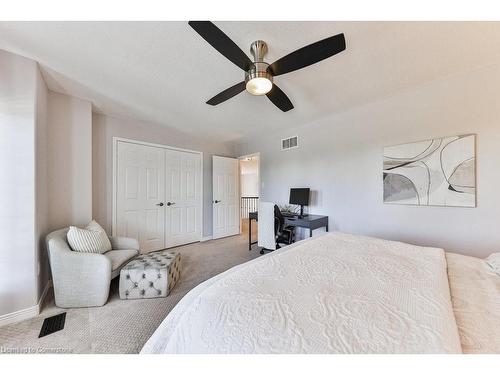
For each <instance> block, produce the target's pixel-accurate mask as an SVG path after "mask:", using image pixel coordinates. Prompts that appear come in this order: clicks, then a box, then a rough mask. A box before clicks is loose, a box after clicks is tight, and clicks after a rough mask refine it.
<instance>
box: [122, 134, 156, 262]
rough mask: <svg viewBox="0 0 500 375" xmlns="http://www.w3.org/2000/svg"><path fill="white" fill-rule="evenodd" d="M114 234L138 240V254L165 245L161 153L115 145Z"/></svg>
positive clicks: (136, 145)
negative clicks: (139, 249)
mask: <svg viewBox="0 0 500 375" xmlns="http://www.w3.org/2000/svg"><path fill="white" fill-rule="evenodd" d="M116 161H117V166H116V167H117V168H116V229H115V231H114V232H115V233H114V234H115V235H117V236H124V237H133V238H136V239H138V240H139V244H140V248H141V252H143V253H145V252H149V251H154V250H160V249H163V248H164V244H165V206H164V205H163V204H162V203H163V202H164V198H165V150H164V149H162V148H159V147H151V146H145V145H139V144H134V143H128V142H118V144H117V159H116Z"/></svg>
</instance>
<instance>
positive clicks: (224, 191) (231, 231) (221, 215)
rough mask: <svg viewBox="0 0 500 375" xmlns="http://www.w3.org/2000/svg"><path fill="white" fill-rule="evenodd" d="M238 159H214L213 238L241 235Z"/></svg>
mask: <svg viewBox="0 0 500 375" xmlns="http://www.w3.org/2000/svg"><path fill="white" fill-rule="evenodd" d="M238 186H239V184H238V159H233V158H225V157H221V156H214V157H213V201H212V205H213V238H220V237H227V236H232V235H235V234H239V233H240V222H239V207H240V205H239V193H238Z"/></svg>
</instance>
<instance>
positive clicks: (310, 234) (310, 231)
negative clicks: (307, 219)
mask: <svg viewBox="0 0 500 375" xmlns="http://www.w3.org/2000/svg"><path fill="white" fill-rule="evenodd" d="M312 236H313V230H312V229H311V228H309V237H312Z"/></svg>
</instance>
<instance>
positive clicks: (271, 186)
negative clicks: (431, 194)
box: [239, 65, 500, 256]
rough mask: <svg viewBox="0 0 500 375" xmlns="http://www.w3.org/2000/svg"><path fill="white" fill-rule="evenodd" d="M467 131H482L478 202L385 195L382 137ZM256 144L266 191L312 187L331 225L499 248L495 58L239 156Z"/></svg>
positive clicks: (450, 245)
mask: <svg viewBox="0 0 500 375" xmlns="http://www.w3.org/2000/svg"><path fill="white" fill-rule="evenodd" d="M295 105H296V106H299V105H300V103H295ZM283 116H286V114H283ZM466 133H475V134H477V208H453V207H416V206H401V205H385V204H383V202H382V199H383V191H382V150H383V147H384V146H386V145H394V144H400V143H406V142H413V141H419V140H426V139H429V138H434V137H442V136H452V135H457V134H466ZM296 134H298V135H299V144H300V148H299V149H296V150H289V151H280V149H279V147H280V139H281V138H285V137H286V136H293V135H296ZM253 152H260V153H261V154H260V156H261V164H260V166H261V194H262V198H263V199H266V200H273V201H276V202H281V203H285V202H286V201H287V199H288V189H289V188H290V187H293V186H309V187H310V188H311V189H312V191H313V193H312V203H311V206H310V211H311V212H313V213H318V214H326V215H329V218H330V230H340V231H345V232H351V233H359V234H366V235H373V236H378V237H382V238H387V239H394V240H402V241H407V242H410V243H415V244H419V245H429V246H439V247H443V248H445V249H447V250H450V251H455V252H460V253H464V254H470V255H476V256H485V255H488V254H489V253H491V252H493V251H500V229H499V228H500V214H499V213H500V194H499V193H498V188H499V186H500V166H499V165H500V164H499V163H500V66H498V65H494V66H488V67H484V68H482V69H478V70H475V71H470V72H466V73H463V74H460V75H455V76H451V77H447V78H446V79H443V80H440V81H436V82H432V83H429V84H427V85H425V86H422V87H419V88H417V89H414V90H411V91H407V92H402V93H399V94H397V95H394V96H391V97H388V98H385V99H383V100H380V101H377V102H374V103H369V104H366V105H364V106H361V107H356V108H353V109H351V110H349V111H346V112H344V113H340V114H337V115H334V116H331V117H329V118H325V119H322V120H320V121H317V122H314V123H310V124H307V125H305V126H302V127H299V128H294V129H289V130H288V131H287V132H286V133H285V132H282V133H279V134H274V136H272V135H269V136H266V137H265V138H261V139H258V140H255V141H252V140H250V141H248V142H246V143H243V144H242V145H241V146H240V147H239V154H241V155H244V154H250V153H253Z"/></svg>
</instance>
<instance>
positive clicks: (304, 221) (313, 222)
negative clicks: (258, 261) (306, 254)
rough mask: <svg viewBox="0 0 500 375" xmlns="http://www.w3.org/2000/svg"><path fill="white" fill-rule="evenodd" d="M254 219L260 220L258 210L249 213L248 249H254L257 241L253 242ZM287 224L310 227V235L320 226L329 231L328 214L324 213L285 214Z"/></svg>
mask: <svg viewBox="0 0 500 375" xmlns="http://www.w3.org/2000/svg"><path fill="white" fill-rule="evenodd" d="M252 220H255V221H258V220H259V213H258V212H250V213H249V214H248V250H252V245H255V244H256V243H257V241H254V242H252ZM285 226H291V227H301V228H308V229H309V237H312V231H313V230H314V229H318V228H323V227H324V228H325V229H326V231H327V232H328V216H323V215H311V214H309V215H307V216H302V217H299V216H285Z"/></svg>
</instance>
